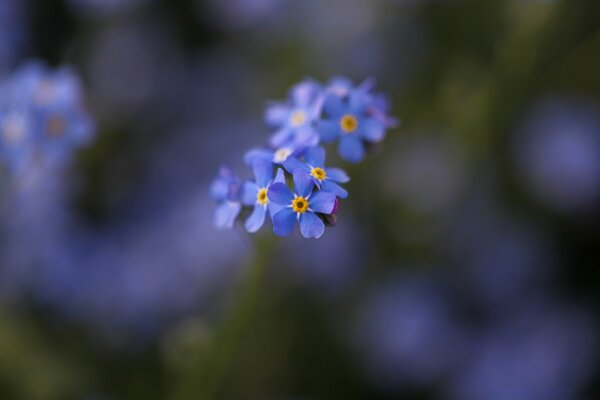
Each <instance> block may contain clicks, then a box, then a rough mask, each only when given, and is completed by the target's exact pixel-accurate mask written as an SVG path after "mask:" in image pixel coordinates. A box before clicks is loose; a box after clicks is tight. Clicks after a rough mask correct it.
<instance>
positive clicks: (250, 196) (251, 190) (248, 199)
mask: <svg viewBox="0 0 600 400" xmlns="http://www.w3.org/2000/svg"><path fill="white" fill-rule="evenodd" d="M258 190H259V188H258V186H257V185H256V183H254V182H244V186H242V203H244V205H245V206H251V205H253V204H256V196H257V195H258Z"/></svg>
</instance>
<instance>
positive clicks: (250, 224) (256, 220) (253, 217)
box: [244, 204, 267, 233]
mask: <svg viewBox="0 0 600 400" xmlns="http://www.w3.org/2000/svg"><path fill="white" fill-rule="evenodd" d="M266 212H267V208H266V207H265V206H263V205H260V204H258V205H257V206H256V207H254V211H252V214H250V216H249V217H248V219H246V223H245V224H244V226H245V228H246V230H247V231H248V232H250V233H254V232H256V231H258V230H259V229H260V228H261V227H262V226H263V224H264V223H265V214H266Z"/></svg>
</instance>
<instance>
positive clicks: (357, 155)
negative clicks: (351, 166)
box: [338, 134, 365, 163]
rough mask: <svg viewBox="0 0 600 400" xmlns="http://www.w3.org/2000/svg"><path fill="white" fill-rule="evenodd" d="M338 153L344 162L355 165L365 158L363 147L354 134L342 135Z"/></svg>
mask: <svg viewBox="0 0 600 400" xmlns="http://www.w3.org/2000/svg"><path fill="white" fill-rule="evenodd" d="M338 151H339V153H340V156H341V157H342V158H343V159H344V160H346V161H349V162H351V163H357V162H359V161H361V160H362V159H363V158H364V157H365V147H364V145H363V143H362V141H361V140H360V138H359V137H358V136H356V135H355V134H347V135H342V137H341V138H340V144H339V146H338Z"/></svg>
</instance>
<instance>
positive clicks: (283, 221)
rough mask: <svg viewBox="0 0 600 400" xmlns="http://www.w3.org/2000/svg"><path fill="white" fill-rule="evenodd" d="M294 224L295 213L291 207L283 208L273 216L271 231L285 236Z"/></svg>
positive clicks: (292, 228)
mask: <svg viewBox="0 0 600 400" xmlns="http://www.w3.org/2000/svg"><path fill="white" fill-rule="evenodd" d="M294 225H296V213H294V212H293V211H292V209H291V208H288V207H286V208H284V209H282V210H281V211H279V212H278V213H277V214H275V215H274V216H273V233H275V234H276V235H277V236H287V235H289V234H290V233H292V231H293V230H294Z"/></svg>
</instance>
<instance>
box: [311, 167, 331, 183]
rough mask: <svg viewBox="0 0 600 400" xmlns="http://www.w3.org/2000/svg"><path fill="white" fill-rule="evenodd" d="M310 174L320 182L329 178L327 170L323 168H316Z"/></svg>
mask: <svg viewBox="0 0 600 400" xmlns="http://www.w3.org/2000/svg"><path fill="white" fill-rule="evenodd" d="M310 174H311V175H312V176H313V178H316V179H318V180H320V181H322V180H323V179H325V178H327V174H326V173H325V170H324V169H323V168H319V167H315V168H313V169H311V170H310Z"/></svg>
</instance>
